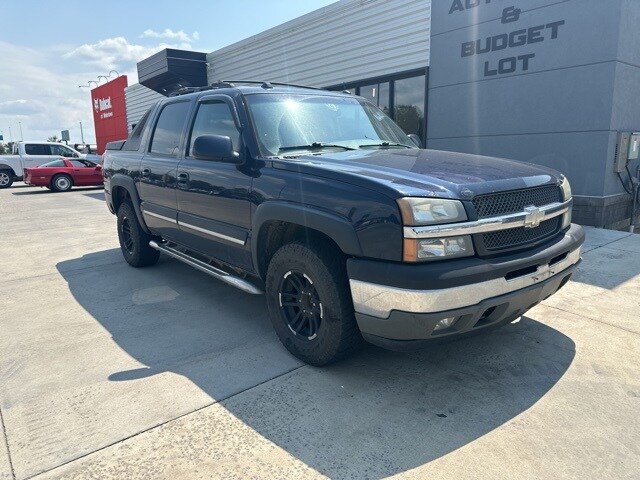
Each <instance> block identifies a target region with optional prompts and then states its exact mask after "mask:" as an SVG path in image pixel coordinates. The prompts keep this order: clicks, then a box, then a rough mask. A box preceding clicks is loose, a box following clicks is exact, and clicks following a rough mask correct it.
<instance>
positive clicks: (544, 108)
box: [126, 0, 640, 228]
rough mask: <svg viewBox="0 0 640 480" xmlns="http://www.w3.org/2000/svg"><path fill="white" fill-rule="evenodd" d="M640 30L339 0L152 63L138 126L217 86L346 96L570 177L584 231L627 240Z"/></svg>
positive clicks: (471, 148) (631, 9)
mask: <svg viewBox="0 0 640 480" xmlns="http://www.w3.org/2000/svg"><path fill="white" fill-rule="evenodd" d="M638 19H640V2H638V1H637V0H607V1H606V2H603V1H602V0H564V1H561V2H558V1H557V0H433V1H429V0H342V1H338V2H336V3H333V4H331V5H329V6H327V7H324V8H321V9H319V10H316V11H314V12H311V13H309V14H307V15H304V16H302V17H299V18H296V19H294V20H291V21H289V22H286V23H284V24H282V25H279V26H277V27H274V28H272V29H269V30H267V31H265V32H262V33H259V34H257V35H255V36H252V37H250V38H247V39H245V40H242V41H240V42H237V43H234V44H232V45H229V46H227V47H224V48H222V49H220V50H216V51H214V52H211V53H199V52H185V51H179V50H164V51H162V52H159V53H158V54H156V55H153V56H152V57H150V58H148V59H145V60H143V61H142V62H140V63H139V64H138V73H139V80H140V83H139V84H136V85H132V86H130V87H128V88H127V89H126V104H127V122H128V124H129V126H131V125H133V124H135V123H136V122H137V121H138V120H139V119H140V117H141V116H142V115H143V113H144V111H145V110H146V109H147V108H148V107H149V106H150V105H151V104H153V102H155V101H156V100H157V99H159V98H162V96H163V94H167V93H170V92H171V91H174V90H176V89H177V88H179V87H180V86H204V85H208V84H211V83H214V82H216V81H218V80H227V81H233V80H237V81H239V80H259V81H271V82H283V83H290V84H299V85H307V86H314V87H324V88H328V89H332V90H349V91H351V92H352V93H354V94H357V95H360V96H363V97H365V98H368V99H369V100H370V101H372V102H373V103H375V104H376V105H378V106H379V107H380V108H381V109H383V110H385V111H386V112H387V113H388V114H389V115H390V116H391V117H392V118H394V119H395V120H396V122H397V123H398V124H399V125H400V126H401V127H402V128H403V129H404V130H405V131H406V132H407V133H416V134H418V135H419V136H420V137H421V138H422V139H423V141H424V142H425V143H426V146H427V147H428V148H436V149H444V150H454V151H463V152H470V153H477V154H482V155H493V156H501V157H508V158H514V159H518V160H523V161H529V162H533V163H538V164H543V165H547V166H550V167H553V168H555V169H557V170H560V171H562V172H563V173H565V174H566V175H567V176H568V177H569V179H570V180H571V182H572V185H573V191H574V220H576V221H578V222H580V223H583V224H589V225H596V226H607V227H613V228H623V227H625V226H626V225H629V223H630V217H631V211H632V203H633V201H632V194H633V193H634V192H633V191H632V189H633V185H632V181H631V177H635V176H637V175H640V169H638V160H637V159H636V158H635V157H636V153H637V152H635V151H634V150H633V148H632V147H633V145H634V139H636V140H637V139H640V137H634V136H633V133H634V132H637V131H640V95H638V93H637V85H640V48H638V45H640V31H639V30H638V28H637V25H636V21H637V20H638ZM636 169H638V171H637V170H636ZM628 192H631V194H629V193H628ZM638 212H640V210H638Z"/></svg>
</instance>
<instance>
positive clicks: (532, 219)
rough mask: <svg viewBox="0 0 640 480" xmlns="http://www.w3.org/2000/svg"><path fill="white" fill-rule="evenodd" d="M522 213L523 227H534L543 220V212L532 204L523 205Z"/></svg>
mask: <svg viewBox="0 0 640 480" xmlns="http://www.w3.org/2000/svg"><path fill="white" fill-rule="evenodd" d="M524 213H526V215H525V217H524V228H535V227H537V226H538V225H540V222H541V221H542V220H544V212H543V211H542V210H540V209H539V208H538V207H534V206H533V205H531V206H530V207H525V208H524Z"/></svg>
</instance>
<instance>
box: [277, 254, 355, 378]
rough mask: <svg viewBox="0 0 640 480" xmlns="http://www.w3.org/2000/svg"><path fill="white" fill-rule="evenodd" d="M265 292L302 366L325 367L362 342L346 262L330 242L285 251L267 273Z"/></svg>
mask: <svg viewBox="0 0 640 480" xmlns="http://www.w3.org/2000/svg"><path fill="white" fill-rule="evenodd" d="M266 293H267V305H268V307H269V314H270V316H271V322H272V323H273V328H274V329H275V331H276V333H277V335H278V337H279V338H280V341H281V342H282V343H283V344H284V346H285V347H286V349H287V350H289V352H291V353H292V354H293V355H294V356H296V357H298V358H299V359H300V360H302V361H303V362H306V363H309V364H311V365H316V366H322V365H326V364H328V363H331V362H335V361H336V360H339V359H341V358H343V357H345V356H346V355H348V354H349V353H351V352H352V351H354V350H355V349H356V348H357V347H358V346H359V345H360V344H361V343H362V336H361V334H360V330H359V329H358V325H357V323H356V320H355V316H354V313H353V302H352V300H351V291H350V289H349V284H348V282H347V275H346V269H345V262H344V258H343V256H342V254H341V253H340V252H339V251H336V249H334V248H330V247H329V246H328V245H327V244H322V243H320V242H318V243H316V244H313V245H310V246H307V245H302V244H299V243H290V244H287V245H284V246H283V247H281V248H280V249H279V250H278V251H277V252H276V253H275V255H274V256H273V258H272V259H271V262H270V263H269V267H268V269H267V278H266Z"/></svg>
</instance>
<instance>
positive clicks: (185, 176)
mask: <svg viewBox="0 0 640 480" xmlns="http://www.w3.org/2000/svg"><path fill="white" fill-rule="evenodd" d="M188 181H189V174H188V173H184V172H183V173H179V174H178V183H187V182H188Z"/></svg>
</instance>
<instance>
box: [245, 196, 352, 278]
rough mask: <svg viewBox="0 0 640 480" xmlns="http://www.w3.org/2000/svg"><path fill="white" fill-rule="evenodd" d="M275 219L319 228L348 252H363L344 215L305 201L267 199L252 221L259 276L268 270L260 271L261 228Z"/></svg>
mask: <svg viewBox="0 0 640 480" xmlns="http://www.w3.org/2000/svg"><path fill="white" fill-rule="evenodd" d="M272 221H279V222H287V223H292V224H295V225H300V226H302V227H308V228H311V229H313V230H317V231H318V232H320V233H323V234H324V235H326V236H328V237H329V238H331V239H332V240H333V241H334V242H335V243H336V244H337V245H338V247H340V249H341V250H342V251H343V252H344V253H345V254H347V255H354V256H360V255H362V249H361V248H360V240H359V239H358V235H357V234H356V231H355V229H354V228H353V226H352V225H351V224H350V223H349V222H348V221H347V219H345V218H344V217H340V216H339V215H336V214H333V213H330V212H325V211H322V210H319V209H317V208H313V207H309V206H306V205H298V204H293V203H289V202H283V201H268V202H264V203H261V204H260V205H258V208H257V209H256V211H255V213H254V215H253V222H252V242H251V256H252V259H253V265H254V268H255V270H256V272H257V273H258V275H259V276H262V275H264V274H265V273H266V272H262V271H260V262H259V252H258V248H259V244H260V238H259V235H260V230H261V229H262V227H263V226H264V225H265V224H266V223H269V222H272Z"/></svg>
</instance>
